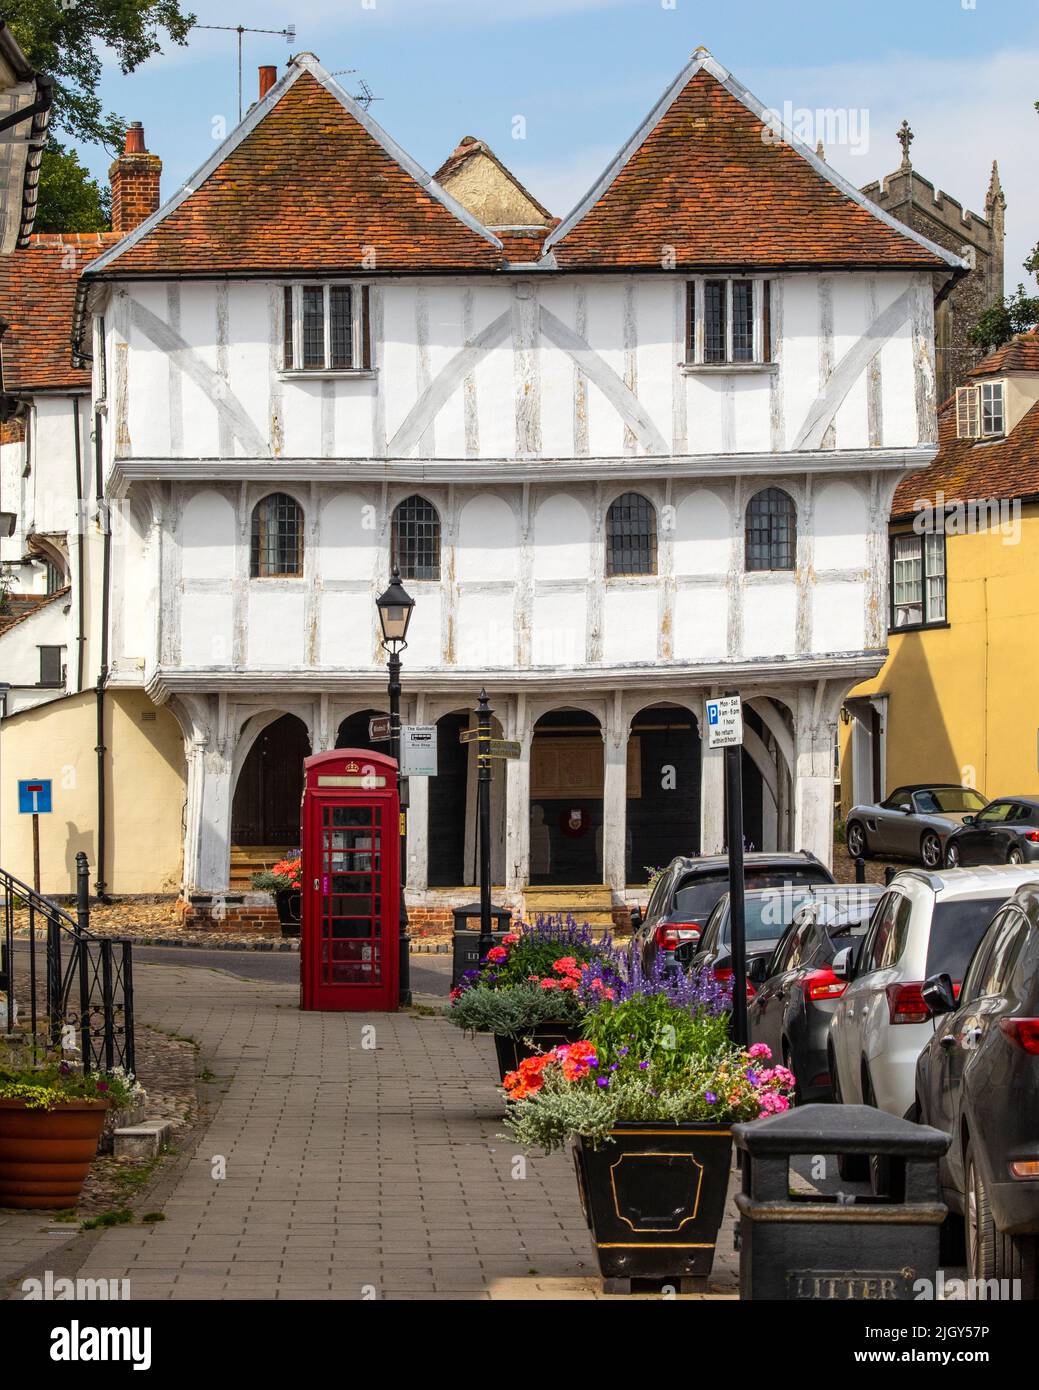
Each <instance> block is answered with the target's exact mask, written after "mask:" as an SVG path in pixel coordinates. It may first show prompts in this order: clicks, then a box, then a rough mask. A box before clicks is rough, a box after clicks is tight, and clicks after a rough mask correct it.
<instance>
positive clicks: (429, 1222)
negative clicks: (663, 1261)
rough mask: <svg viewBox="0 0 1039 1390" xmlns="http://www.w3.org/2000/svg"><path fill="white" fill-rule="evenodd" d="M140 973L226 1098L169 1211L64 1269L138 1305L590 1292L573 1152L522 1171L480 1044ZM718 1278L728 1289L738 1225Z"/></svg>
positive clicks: (225, 980)
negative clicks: (104, 1282) (104, 1281)
mask: <svg viewBox="0 0 1039 1390" xmlns="http://www.w3.org/2000/svg"><path fill="white" fill-rule="evenodd" d="M135 976H136V989H137V1007H138V1010H139V1014H140V1016H141V1017H142V1018H144V1019H147V1021H148V1022H149V1023H151V1024H153V1025H155V1026H157V1027H159V1028H162V1029H165V1030H167V1031H168V1032H171V1033H176V1034H179V1035H181V1036H188V1037H192V1038H195V1039H197V1040H198V1042H199V1043H200V1044H201V1052H202V1058H203V1060H204V1062H205V1063H206V1064H207V1065H208V1066H209V1068H210V1069H211V1071H212V1072H213V1073H214V1074H215V1076H216V1078H217V1081H216V1083H215V1085H214V1087H213V1089H214V1090H215V1091H216V1092H217V1095H216V1096H215V1098H214V1104H213V1106H212V1109H211V1114H210V1119H209V1123H208V1125H207V1126H206V1127H205V1128H204V1130H203V1131H202V1133H201V1137H200V1139H199V1141H198V1143H197V1146H196V1147H195V1148H194V1151H193V1152H192V1153H190V1154H185V1155H183V1156H181V1157H180V1158H178V1159H174V1160H172V1163H173V1165H174V1166H173V1167H172V1169H169V1170H167V1172H166V1174H165V1175H164V1177H163V1178H161V1179H160V1185H159V1186H160V1190H161V1189H162V1188H166V1189H167V1192H166V1194H165V1195H164V1197H162V1198H161V1199H160V1197H159V1195H158V1193H156V1194H153V1195H152V1196H151V1198H150V1200H149V1205H150V1206H152V1207H154V1208H157V1209H161V1210H162V1211H163V1212H164V1214H165V1217H166V1220H165V1221H163V1222H161V1223H158V1224H156V1225H153V1226H136V1225H135V1226H124V1227H117V1228H114V1229H111V1230H106V1231H104V1232H103V1233H101V1234H100V1235H97V1234H92V1235H90V1236H80V1237H77V1238H76V1239H75V1240H74V1241H73V1242H72V1243H71V1244H70V1245H69V1246H68V1248H67V1250H66V1251H65V1253H64V1256H63V1258H62V1260H61V1272H62V1273H63V1274H67V1275H75V1274H78V1275H79V1276H80V1277H83V1278H94V1279H98V1278H109V1279H123V1278H128V1279H129V1280H130V1292H131V1297H132V1298H134V1299H198V1298H207V1299H215V1300H219V1299H254V1298H255V1299H272V1298H278V1299H286V1298H287V1299H327V1298H335V1299H363V1298H385V1299H493V1298H527V1299H551V1298H567V1299H570V1298H584V1299H587V1298H594V1297H599V1296H601V1295H600V1292H599V1281H598V1278H597V1277H596V1271H595V1266H594V1262H593V1261H594V1256H593V1253H592V1249H591V1243H590V1237H589V1233H588V1230H587V1228H586V1226H585V1225H584V1222H583V1219H582V1217H581V1213H580V1206H579V1202H578V1198H577V1191H576V1184H575V1181H574V1174H573V1168H572V1163H571V1158H570V1155H569V1154H568V1153H566V1154H555V1155H552V1156H551V1157H547V1158H546V1157H544V1156H533V1157H528V1158H527V1160H526V1176H525V1177H516V1176H514V1175H513V1170H514V1159H515V1157H516V1148H515V1145H514V1144H513V1143H512V1142H511V1141H508V1140H504V1139H502V1138H501V1137H500V1135H501V1130H502V1126H501V1102H500V1099H499V1096H498V1092H497V1089H496V1081H497V1074H496V1069H495V1060H494V1048H493V1043H492V1041H491V1040H490V1039H489V1038H477V1039H475V1040H474V1039H471V1038H468V1037H466V1036H465V1035H464V1034H462V1033H461V1032H459V1031H458V1030H457V1029H455V1028H452V1027H451V1026H450V1025H449V1024H448V1023H446V1022H445V1021H444V1020H443V1019H440V1018H438V1017H435V1016H429V1015H422V1014H420V1013H405V1014H397V1015H362V1014H315V1013H301V1012H300V1011H299V1009H298V1007H297V1003H298V989H297V988H295V987H293V986H288V985H285V984H277V983H267V982H263V981H257V980H249V979H239V978H235V977H233V976H230V975H226V974H224V973H223V972H217V971H207V970H200V969H197V968H194V967H187V966H185V967H180V966H178V965H162V966H144V965H142V966H140V967H139V968H138V970H136V971H135ZM417 1002H419V1001H417ZM425 1002H426V1003H428V1004H434V1003H439V1001H438V1000H435V999H433V998H432V997H429V998H428V999H426V1000H425ZM369 1030H371V1031H369ZM221 1165H222V1166H221ZM221 1171H223V1172H224V1174H225V1176H223V1177H222V1178H221V1177H220V1176H219V1173H220V1172H221ZM37 1239H42V1236H38V1237H37ZM49 1239H50V1240H54V1239H56V1238H55V1237H50V1238H49ZM0 1240H2V1232H0ZM43 1254H44V1250H43V1249H40V1250H38V1251H34V1252H33V1255H34V1257H35V1256H36V1255H43ZM6 1263H7V1267H8V1269H10V1261H7V1262H6ZM41 1267H42V1266H41ZM711 1285H712V1291H713V1293H714V1296H718V1295H719V1294H722V1295H729V1296H732V1295H733V1294H734V1293H735V1289H736V1261H735V1257H734V1255H733V1254H732V1238H731V1223H730V1222H727V1223H726V1226H725V1227H724V1228H723V1231H722V1233H721V1238H720V1242H719V1249H718V1254H717V1257H716V1261H715V1271H714V1275H713V1276H712V1280H711ZM12 1296H20V1295H19V1294H18V1293H17V1292H16V1293H15V1294H13V1295H12ZM653 1296H654V1297H659V1295H653ZM702 1296H703V1295H693V1297H702Z"/></svg>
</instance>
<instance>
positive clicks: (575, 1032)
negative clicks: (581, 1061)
mask: <svg viewBox="0 0 1039 1390" xmlns="http://www.w3.org/2000/svg"><path fill="white" fill-rule="evenodd" d="M580 1036H581V1030H580V1028H578V1027H575V1026H573V1025H571V1024H568V1023H541V1024H539V1025H538V1026H537V1027H536V1028H529V1029H527V1030H526V1031H525V1032H524V1033H523V1034H521V1035H520V1036H519V1037H518V1038H514V1037H512V1035H511V1034H509V1033H495V1035H494V1046H495V1050H496V1051H497V1053H498V1069H499V1071H500V1072H501V1079H502V1081H504V1080H505V1078H506V1076H507V1075H508V1074H509V1072H510V1071H515V1070H516V1068H517V1067H518V1066H519V1064H520V1062H522V1061H523V1060H524V1059H525V1058H527V1057H533V1056H535V1055H536V1054H537V1053H539V1052H549V1051H550V1050H551V1049H552V1048H553V1047H558V1046H559V1044H560V1043H572V1042H577V1041H578V1039H579V1038H580Z"/></svg>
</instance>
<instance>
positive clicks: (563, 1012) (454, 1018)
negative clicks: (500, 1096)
mask: <svg viewBox="0 0 1039 1390" xmlns="http://www.w3.org/2000/svg"><path fill="white" fill-rule="evenodd" d="M619 972H620V958H619V955H618V953H617V952H616V950H615V949H614V947H613V944H612V942H611V940H610V938H609V936H608V935H606V936H604V937H603V938H601V939H596V938H595V937H594V936H593V935H592V932H591V931H590V929H589V928H588V927H587V926H583V927H579V926H578V925H577V923H576V922H575V921H574V919H573V917H570V916H567V917H565V918H564V917H562V916H557V917H551V916H539V917H538V918H537V919H536V921H535V922H534V924H533V926H531V925H529V924H527V923H522V924H519V925H518V926H517V927H516V929H515V930H514V931H511V932H508V933H507V934H506V935H505V936H503V937H502V938H501V941H500V943H498V944H496V945H495V946H494V947H492V949H491V950H490V951H489V952H488V953H487V956H486V957H485V958H484V960H482V961H481V962H480V967H479V969H478V970H469V971H466V973H465V974H464V975H463V976H462V979H461V981H460V982H459V984H458V986H457V987H456V988H455V989H454V990H452V991H451V1004H450V1006H449V1007H448V1009H447V1010H446V1014H447V1017H448V1018H449V1019H450V1020H451V1022H452V1023H454V1024H455V1025H456V1027H459V1028H465V1029H467V1030H468V1031H470V1032H473V1033H492V1034H493V1035H494V1043H495V1050H496V1052H497V1056H498V1067H499V1071H500V1075H501V1079H502V1081H504V1080H505V1077H506V1076H507V1075H509V1074H510V1073H511V1072H514V1071H515V1070H516V1068H517V1067H518V1066H519V1065H520V1064H521V1063H522V1062H523V1061H524V1060H525V1059H526V1058H529V1057H531V1056H539V1055H541V1054H542V1053H544V1052H545V1051H549V1050H551V1049H552V1048H554V1047H556V1046H557V1045H558V1044H560V1043H565V1042H573V1041H575V1040H576V1039H577V1038H579V1037H580V1036H581V1028H582V1022H583V1019H584V1016H585V1014H586V1013H587V1010H588V1008H589V1005H590V1004H592V1003H594V1002H596V1001H597V1000H598V998H599V997H600V996H602V997H610V996H611V995H612V992H613V989H614V986H615V985H616V983H617V982H618V980H619V978H620V973H619Z"/></svg>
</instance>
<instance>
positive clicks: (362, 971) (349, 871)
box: [321, 806, 382, 985]
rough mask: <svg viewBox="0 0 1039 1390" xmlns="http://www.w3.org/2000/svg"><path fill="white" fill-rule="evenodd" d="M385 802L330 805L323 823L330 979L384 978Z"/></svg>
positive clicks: (325, 974) (326, 975)
mask: <svg viewBox="0 0 1039 1390" xmlns="http://www.w3.org/2000/svg"><path fill="white" fill-rule="evenodd" d="M381 821H382V814H381V808H380V807H374V806H326V807H324V808H323V814H322V829H321V838H322V844H321V974H322V978H323V980H324V982H325V983H326V984H330V985H377V984H380V983H381V981H382V956H381V950H380V938H381V935H382V894H381V891H380V881H379V870H380V867H381V847H382V846H381V840H382V829H381Z"/></svg>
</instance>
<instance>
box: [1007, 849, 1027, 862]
mask: <svg viewBox="0 0 1039 1390" xmlns="http://www.w3.org/2000/svg"><path fill="white" fill-rule="evenodd" d="M1024 862H1025V856H1024V854H1023V853H1022V852H1021V850H1019V849H1018V847H1017V846H1016V845H1015V846H1014V847H1013V849H1012V850H1011V851H1010V853H1009V854H1008V855H1007V863H1008V864H1023V863H1024Z"/></svg>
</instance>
